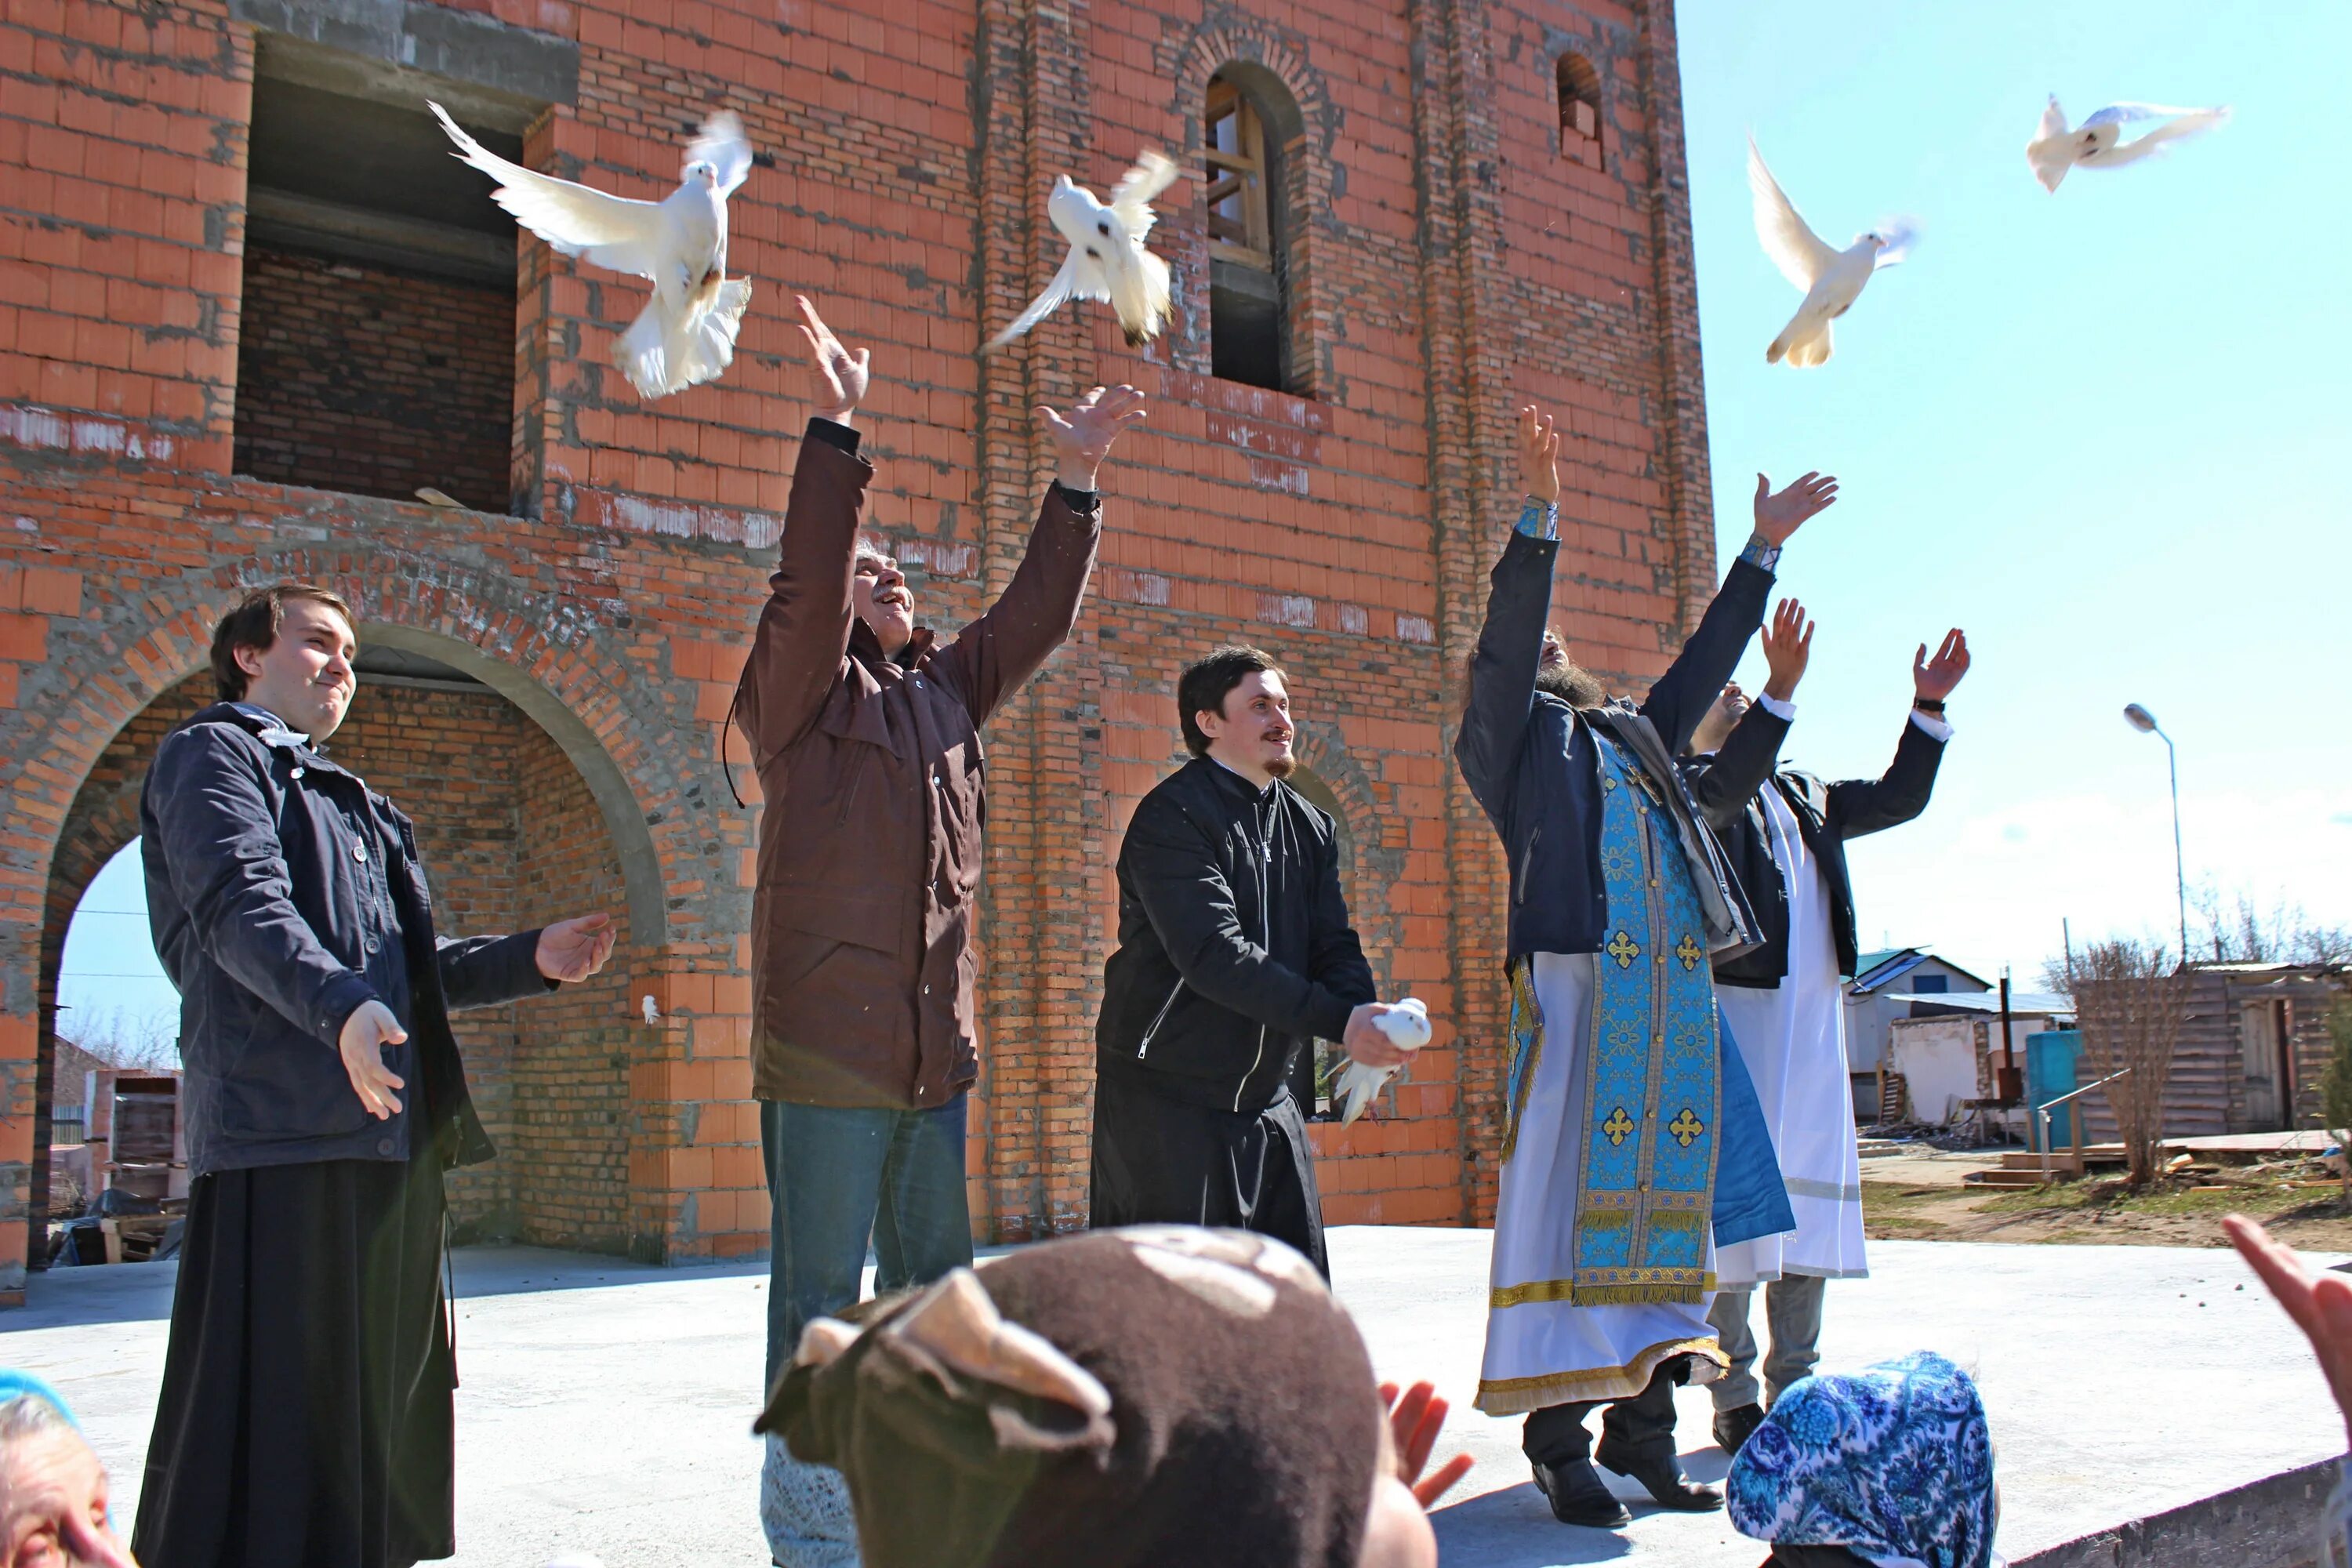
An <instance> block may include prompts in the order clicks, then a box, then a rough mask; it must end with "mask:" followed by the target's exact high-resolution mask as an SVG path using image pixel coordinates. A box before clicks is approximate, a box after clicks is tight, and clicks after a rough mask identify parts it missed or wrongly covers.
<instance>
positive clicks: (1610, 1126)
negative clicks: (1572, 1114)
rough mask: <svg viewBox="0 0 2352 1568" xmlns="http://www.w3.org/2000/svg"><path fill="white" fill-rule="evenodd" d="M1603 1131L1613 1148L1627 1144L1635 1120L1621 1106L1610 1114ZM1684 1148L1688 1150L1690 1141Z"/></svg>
mask: <svg viewBox="0 0 2352 1568" xmlns="http://www.w3.org/2000/svg"><path fill="white" fill-rule="evenodd" d="M1683 1114H1684V1115H1685V1116H1688V1115H1689V1114H1690V1112H1689V1111H1687V1110H1685V1111H1684V1112H1683ZM1632 1131H1633V1118H1632V1117H1630V1116H1628V1115H1626V1114H1625V1108H1624V1107H1623V1106H1622V1105H1621V1106H1619V1107H1618V1108H1617V1109H1616V1110H1612V1111H1611V1112H1610V1113H1609V1120H1608V1121H1604V1122H1602V1123H1601V1132H1602V1133H1603V1134H1604V1135H1605V1136H1606V1137H1607V1138H1608V1140H1609V1142H1610V1143H1611V1145H1612V1147H1613V1146H1615V1145H1619V1144H1622V1143H1623V1142H1625V1138H1626V1135H1627V1134H1628V1133H1630V1132H1632ZM1683 1146H1684V1147H1685V1148H1688V1147H1689V1146H1690V1140H1689V1139H1687V1138H1685V1139H1684V1140H1683Z"/></svg>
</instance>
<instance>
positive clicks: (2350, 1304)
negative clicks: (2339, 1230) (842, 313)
mask: <svg viewBox="0 0 2352 1568" xmlns="http://www.w3.org/2000/svg"><path fill="white" fill-rule="evenodd" d="M2221 1228H2222V1229H2224V1230H2226V1231H2228V1232H2229V1233H2230V1240H2231V1243H2232V1244H2233V1245H2234V1246H2235V1247H2237V1249H2238V1255H2239V1256H2240V1257H2241V1258H2244V1259H2245V1260H2246V1261H2247V1262H2248V1263H2249V1264H2251V1265H2252V1268H2253V1270H2254V1272H2255V1273H2256V1274H2259V1275H2261V1276H2262V1279H2263V1284H2265V1285H2267V1286H2269V1287H2270V1291H2271V1294H2272V1295H2273V1296H2274V1297H2276V1298H2277V1299H2278V1304H2279V1305H2280V1306H2282V1307H2284V1308H2285V1309H2286V1315H2287V1316H2288V1317H2290V1318H2293V1319H2294V1326H2295V1327H2296V1328H2298V1329H2301V1330H2302V1331H2303V1333H2304V1337H2305V1339H2307V1340H2309V1341H2310V1342H2311V1349H2312V1352H2313V1353H2314V1354H2315V1355H2316V1356H2318V1357H2319V1370H2320V1371H2322V1372H2324V1373H2326V1374H2327V1387H2328V1392H2330V1393H2332V1394H2335V1395H2336V1407H2337V1408H2338V1409H2340V1410H2342V1411H2343V1412H2344V1426H2345V1432H2346V1436H2347V1437H2352V1279H2346V1278H2344V1276H2343V1275H2341V1274H2337V1273H2335V1272H2333V1271H2330V1272H2328V1273H2326V1274H2320V1275H2314V1274H2313V1273H2312V1271H2311V1270H2310V1269H2309V1268H2305V1267H2304V1262H2303V1259H2302V1258H2297V1257H2296V1256H2295V1255H2294V1251H2293V1250H2292V1249H2290V1248H2288V1247H2283V1246H2281V1245H2280V1244H2279V1243H2277V1242H2275V1241H2273V1240H2272V1239H2271V1235H2270V1233H2269V1232H2268V1231H2266V1230H2264V1229H2263V1227H2262V1226H2258V1225H2256V1224H2255V1223H2254V1222H2253V1221H2252V1220H2250V1219H2247V1218H2246V1217H2245V1216H2243V1215H2234V1214H2233V1215H2226V1216H2224V1217H2223V1219H2222V1221H2221Z"/></svg>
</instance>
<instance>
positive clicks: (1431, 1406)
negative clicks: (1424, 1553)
mask: <svg viewBox="0 0 2352 1568" xmlns="http://www.w3.org/2000/svg"><path fill="white" fill-rule="evenodd" d="M1381 1405H1382V1406H1384V1407H1385V1408H1386V1409H1387V1411H1388V1413H1389V1435H1390V1436H1391V1437H1392V1438H1394V1439H1395V1441H1396V1456H1397V1479H1399V1480H1401V1481H1402V1482H1403V1483H1404V1484H1405V1485H1406V1486H1407V1487H1409V1488H1411V1489H1412V1495H1413V1500H1415V1501H1417V1502H1419V1503H1420V1504H1421V1506H1422V1507H1423V1508H1424V1509H1426V1508H1429V1507H1431V1506H1433V1505H1434V1504H1435V1503H1436V1501H1437V1500H1438V1499H1439V1498H1442V1497H1444V1495H1445V1494H1446V1492H1447V1491H1449V1490H1450V1489H1452V1488H1453V1486H1454V1482H1456V1481H1458V1480H1460V1479H1462V1478H1463V1477H1464V1476H1466V1475H1468V1474H1469V1473H1470V1456H1469V1455H1467V1454H1456V1455H1454V1457H1453V1458H1450V1459H1448V1460H1446V1461H1445V1463H1444V1464H1443V1465H1441V1466H1439V1467H1438V1470H1437V1473H1436V1474H1435V1475H1433V1476H1430V1477H1427V1478H1423V1475H1422V1473H1421V1472H1422V1470H1423V1468H1425V1467H1426V1466H1427V1465H1428V1463H1429V1456H1430V1451H1431V1450H1432V1449H1433V1448H1435V1447H1437V1435H1438V1434H1439V1433H1440V1432H1442V1431H1444V1429H1445V1412H1446V1404H1445V1401H1444V1400H1443V1399H1440V1398H1438V1397H1437V1389H1436V1387H1435V1386H1434V1385H1433V1384H1426V1383H1416V1384H1413V1385H1412V1387H1411V1388H1409V1389H1406V1390H1405V1391H1404V1395H1403V1397H1402V1398H1400V1397H1398V1395H1397V1385H1396V1384H1393V1383H1384V1384H1381Z"/></svg>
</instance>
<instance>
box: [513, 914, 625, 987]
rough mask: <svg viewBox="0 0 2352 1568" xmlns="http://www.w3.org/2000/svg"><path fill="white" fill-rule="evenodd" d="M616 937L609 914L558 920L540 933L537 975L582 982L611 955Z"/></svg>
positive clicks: (535, 955) (600, 967)
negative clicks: (538, 973)
mask: <svg viewBox="0 0 2352 1568" xmlns="http://www.w3.org/2000/svg"><path fill="white" fill-rule="evenodd" d="M619 934H620V933H619V932H618V931H614V929H613V918H612V916H610V915H581V916H579V917H577V918H576V919H573V920H568V921H556V922H555V923H554V924H553V925H551V926H549V927H547V928H546V929H545V930H543V931H541V932H540V933H539V951H538V952H536V953H535V954H533V956H534V957H535V958H536V959H537V960H538V961H539V972H540V973H541V974H544V975H545V976H547V977H548V978H549V979H550V980H568V981H572V982H574V983H577V982H579V981H583V980H585V979H587V978H588V977H589V976H590V975H592V974H593V973H596V972H597V971H598V970H600V969H602V968H604V961H605V960H606V959H608V958H610V957H612V956H613V939H614V937H616V936H618V935H619Z"/></svg>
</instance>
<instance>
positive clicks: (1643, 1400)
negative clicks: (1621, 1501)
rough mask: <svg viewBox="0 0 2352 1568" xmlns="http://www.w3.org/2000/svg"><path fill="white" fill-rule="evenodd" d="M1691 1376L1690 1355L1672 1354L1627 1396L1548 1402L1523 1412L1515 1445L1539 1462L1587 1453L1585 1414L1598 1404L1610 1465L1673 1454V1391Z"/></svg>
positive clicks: (1604, 1455) (1604, 1456) (1563, 1461)
mask: <svg viewBox="0 0 2352 1568" xmlns="http://www.w3.org/2000/svg"><path fill="white" fill-rule="evenodd" d="M1689 1380H1690V1357H1688V1356H1676V1357H1675V1358H1674V1359H1673V1360H1672V1361H1668V1362H1664V1363H1660V1364H1659V1367H1658V1370H1657V1371H1655V1372H1654V1373H1651V1374H1650V1386H1649V1387H1647V1388H1645V1389H1643V1390H1642V1392H1641V1393H1639V1394H1635V1395H1634V1396H1633V1398H1631V1399H1618V1400H1598V1399H1596V1400H1593V1401H1591V1402H1590V1403H1587V1404H1583V1405H1546V1406H1544V1408H1542V1409H1541V1410H1537V1411H1532V1412H1530V1413H1529V1414H1528V1419H1527V1424H1526V1425H1525V1426H1522V1427H1520V1428H1519V1450H1520V1452H1522V1453H1524V1454H1526V1455H1527V1457H1528V1458H1530V1459H1532V1460H1534V1461H1535V1462H1536V1463H1537V1464H1538V1465H1568V1464H1574V1463H1576V1462H1577V1461H1578V1460H1580V1459H1588V1458H1591V1457H1592V1434H1591V1431H1589V1430H1588V1429H1587V1428H1586V1426H1585V1425H1584V1418H1585V1417H1586V1416H1588V1415H1591V1414H1592V1412H1593V1410H1594V1408H1595V1407H1596V1406H1599V1405H1607V1407H1608V1408H1607V1409H1606V1410H1604V1411H1603V1412H1602V1413H1601V1463H1602V1464H1604V1465H1608V1466H1609V1468H1611V1469H1612V1470H1621V1473H1622V1469H1621V1467H1620V1466H1618V1465H1615V1464H1612V1463H1611V1462H1610V1461H1611V1460H1612V1459H1622V1460H1624V1461H1626V1462H1628V1463H1638V1462H1639V1461H1640V1460H1642V1459H1643V1458H1646V1457H1648V1456H1650V1455H1652V1454H1655V1453H1659V1452H1661V1451H1663V1452H1664V1455H1665V1457H1666V1458H1674V1457H1675V1389H1676V1388H1678V1387H1680V1386H1681V1385H1682V1384H1685V1383H1687V1382H1688V1381H1689Z"/></svg>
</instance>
